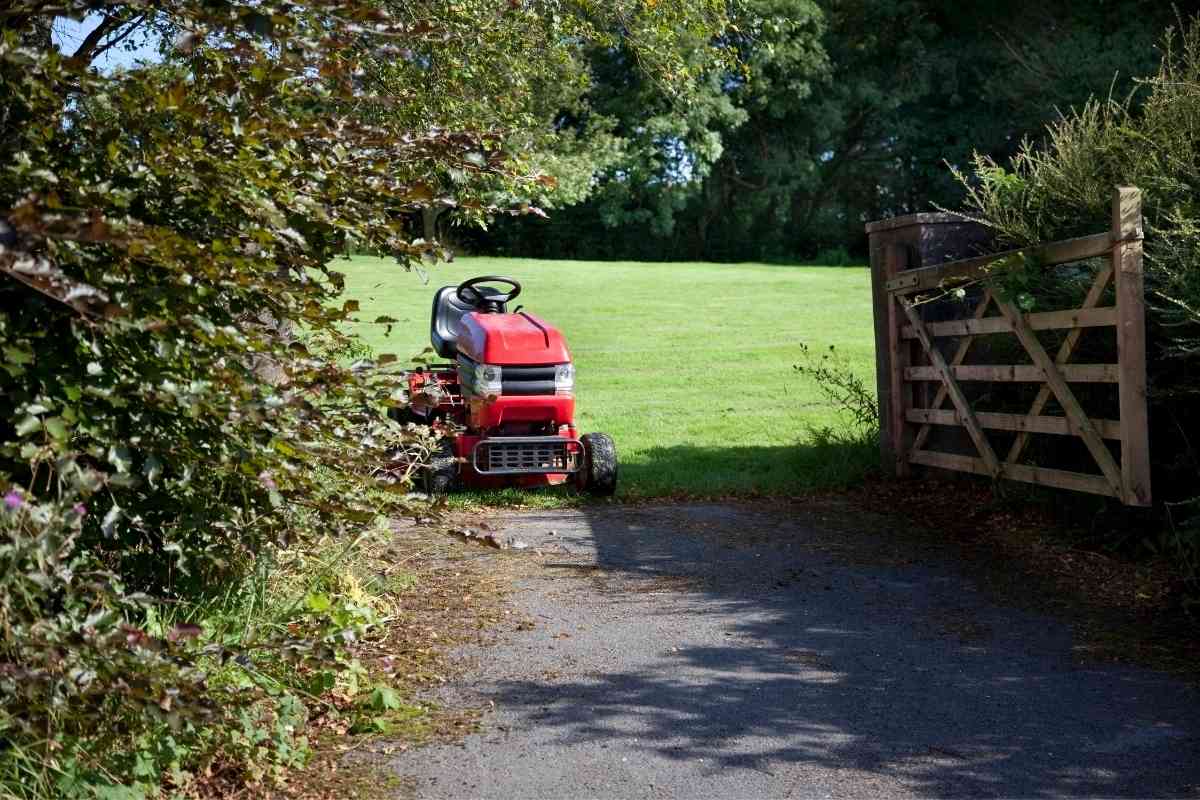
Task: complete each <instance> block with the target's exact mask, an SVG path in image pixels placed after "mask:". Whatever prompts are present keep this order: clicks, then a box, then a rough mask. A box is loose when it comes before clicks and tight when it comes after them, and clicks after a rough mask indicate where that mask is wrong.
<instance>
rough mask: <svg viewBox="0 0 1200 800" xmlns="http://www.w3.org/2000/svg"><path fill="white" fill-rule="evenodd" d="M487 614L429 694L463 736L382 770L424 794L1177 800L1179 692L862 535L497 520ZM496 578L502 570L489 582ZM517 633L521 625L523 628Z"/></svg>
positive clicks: (760, 514) (759, 527) (534, 517)
mask: <svg viewBox="0 0 1200 800" xmlns="http://www.w3.org/2000/svg"><path fill="white" fill-rule="evenodd" d="M497 527H498V528H499V529H500V531H499V532H500V533H501V534H502V535H503V536H505V537H509V538H512V539H515V540H517V541H518V542H519V543H523V544H528V545H529V547H528V548H526V549H522V550H520V551H509V552H505V553H502V554H498V555H497V558H504V559H522V562H521V566H522V568H521V569H520V570H519V574H520V575H521V577H520V579H519V582H518V590H517V591H516V592H514V593H513V595H512V596H510V597H509V598H507V600H506V602H508V603H510V604H512V605H513V606H515V611H516V613H518V614H520V615H523V616H524V617H527V618H528V619H530V620H532V621H533V622H534V623H535V624H534V625H533V626H531V629H529V630H522V631H517V632H513V633H512V634H511V635H508V636H506V637H504V638H503V640H502V641H501V642H500V644H498V645H496V646H493V647H489V648H487V649H480V650H465V651H463V652H462V653H460V657H461V658H463V659H466V660H467V661H468V662H469V663H470V664H471V665H472V666H471V668H470V669H469V670H468V671H467V674H466V677H464V678H463V679H461V680H459V681H457V682H456V683H455V684H454V685H453V686H451V687H448V688H447V689H446V690H445V691H444V692H443V693H442V697H441V700H442V701H443V702H446V703H457V704H468V705H475V706H480V707H484V708H488V709H489V711H488V712H487V713H486V714H485V716H484V719H483V723H482V730H481V732H480V733H477V734H473V735H471V736H469V737H468V738H467V739H466V740H465V741H463V742H461V743H458V744H450V745H436V746H431V747H427V748H423V749H419V750H415V751H410V752H407V753H404V754H402V755H401V756H399V757H396V758H394V759H393V760H392V761H391V762H390V766H391V768H392V769H394V770H395V771H396V773H397V774H399V775H401V776H404V777H405V778H406V781H405V782H406V784H407V785H409V786H412V787H414V791H415V793H416V795H417V796H418V797H425V798H498V799H499V798H503V799H504V800H517V799H518V798H588V797H595V798H775V797H780V798H782V797H855V798H857V797H908V796H922V797H992V796H1004V797H1039V798H1040V797H1080V796H1087V797H1094V796H1105V797H1195V796H1200V715H1198V714H1197V710H1198V706H1197V694H1196V691H1195V689H1194V687H1193V686H1191V685H1190V684H1187V683H1184V682H1182V681H1180V680H1177V679H1174V678H1171V677H1169V676H1166V675H1163V674H1159V673H1155V672H1152V671H1148V670H1145V669H1141V668H1135V667H1129V666H1120V665H1113V664H1095V663H1088V662H1087V661H1086V660H1081V659H1080V657H1079V653H1078V650H1077V648H1076V644H1075V641H1074V638H1073V636H1072V632H1071V629H1070V626H1069V625H1068V624H1067V623H1065V622H1062V621H1059V620H1056V619H1054V618H1050V617H1047V616H1044V615H1041V614H1039V613H1037V612H1035V611H1031V610H1029V609H1028V608H1018V607H1013V605H1012V604H1001V603H998V602H997V601H996V600H995V599H994V598H993V597H991V596H990V595H988V593H987V592H985V591H983V590H982V589H981V588H980V587H979V586H978V585H977V584H976V583H975V582H974V581H973V580H972V579H971V577H970V576H968V575H966V574H964V573H962V572H961V571H959V570H957V569H956V568H955V565H954V564H953V563H952V562H939V560H938V559H937V558H936V557H935V556H933V555H930V554H928V553H923V552H921V551H920V550H919V549H915V550H914V548H913V547H912V546H911V544H910V543H908V542H906V541H905V540H903V537H898V536H896V532H895V531H892V530H891V529H890V527H889V523H888V522H887V521H886V520H884V519H881V518H875V517H869V516H864V515H862V514H859V513H856V512H853V511H851V510H847V509H839V508H837V507H821V508H814V509H812V510H810V511H800V512H797V511H795V510H794V509H793V510H789V511H787V512H786V513H784V512H783V511H781V510H778V509H772V508H770V507H769V506H767V505H731V506H726V505H670V506H651V507H634V508H629V507H603V508H596V509H583V510H565V511H544V512H527V513H510V514H507V515H506V516H504V517H503V518H502V519H501V520H500V522H499V524H498V525H497ZM509 563H510V564H511V562H509ZM526 627H529V626H526Z"/></svg>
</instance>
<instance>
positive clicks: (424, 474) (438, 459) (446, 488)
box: [421, 439, 458, 496]
mask: <svg viewBox="0 0 1200 800" xmlns="http://www.w3.org/2000/svg"><path fill="white" fill-rule="evenodd" d="M457 487H458V457H457V456H456V455H455V454H454V445H453V444H451V442H450V440H449V439H442V442H441V444H440V445H439V446H438V449H437V450H436V451H435V452H434V453H433V458H431V459H430V460H429V464H428V465H426V466H425V467H424V468H423V469H422V470H421V488H422V489H424V490H425V494H428V495H430V496H432V495H439V494H449V493H450V492H452V491H454V489H455V488H457Z"/></svg>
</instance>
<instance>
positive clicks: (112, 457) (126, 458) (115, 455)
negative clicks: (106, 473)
mask: <svg viewBox="0 0 1200 800" xmlns="http://www.w3.org/2000/svg"><path fill="white" fill-rule="evenodd" d="M108 463H110V464H112V465H113V466H114V467H116V468H117V472H120V473H126V472H129V468H130V467H132V466H133V453H131V452H130V451H129V448H128V447H118V446H117V445H113V446H112V447H110V448H108Z"/></svg>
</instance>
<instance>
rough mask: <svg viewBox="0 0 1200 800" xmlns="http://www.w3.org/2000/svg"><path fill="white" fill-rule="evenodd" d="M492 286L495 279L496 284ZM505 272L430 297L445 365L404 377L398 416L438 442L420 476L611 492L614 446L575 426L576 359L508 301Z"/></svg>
mask: <svg viewBox="0 0 1200 800" xmlns="http://www.w3.org/2000/svg"><path fill="white" fill-rule="evenodd" d="M488 284H501V285H502V288H496V287H495V286H491V285H488ZM520 293H521V284H519V283H517V282H516V281H514V280H512V279H511V278H502V277H497V276H494V275H485V276H482V277H478V278H471V279H470V280H466V281H463V282H462V283H460V284H459V285H458V286H443V287H442V288H441V289H439V290H438V291H437V294H435V295H434V297H433V315H432V320H431V321H430V339H431V340H432V344H433V349H434V351H435V352H436V353H437V355H438V356H440V357H442V358H444V359H450V360H453V362H454V363H451V364H437V365H433V366H430V367H420V368H417V369H416V370H414V371H412V372H409V373H407V374H406V376H405V377H406V378H407V382H408V387H407V397H406V398H404V404H403V405H402V406H401V407H399V408H394V409H391V410H390V411H389V413H390V414H391V415H392V417H393V418H394V419H396V420H398V421H400V422H415V423H418V424H422V425H429V426H430V427H431V428H433V429H434V430H435V431H438V432H440V433H441V434H442V438H441V440H440V449H439V451H438V452H437V453H435V454H434V457H433V458H432V459H431V463H430V464H429V465H428V466H426V467H425V468H424V469H423V471H422V473H421V479H422V481H421V482H422V484H423V485H422V486H421V488H423V489H425V491H427V492H428V493H430V494H443V493H446V492H448V491H451V490H452V489H455V488H458V487H463V488H470V489H495V488H503V487H507V486H523V487H534V486H550V485H555V484H563V483H568V482H571V483H574V484H575V486H576V487H577V488H579V489H580V490H582V491H585V492H589V493H591V494H595V495H612V494H613V493H614V492H615V491H616V488H617V451H616V447H615V446H614V445H613V440H612V439H611V438H610V437H609V436H607V435H605V434H603V433H586V434H584V435H583V436H579V435H578V432H577V431H576V430H575V366H574V364H572V363H571V353H570V352H569V351H568V350H567V343H566V341H565V340H564V339H563V336H562V334H561V333H559V331H558V329H557V328H555V327H554V326H553V325H550V324H549V323H547V322H546V321H545V320H542V319H539V318H538V317H535V316H534V315H533V314H529V313H527V312H525V311H522V310H521V307H520V306H518V307H517V308H516V309H515V310H514V311H513V312H512V313H509V311H508V304H509V303H511V302H512V301H513V300H515V299H516V297H517V295H519V294H520Z"/></svg>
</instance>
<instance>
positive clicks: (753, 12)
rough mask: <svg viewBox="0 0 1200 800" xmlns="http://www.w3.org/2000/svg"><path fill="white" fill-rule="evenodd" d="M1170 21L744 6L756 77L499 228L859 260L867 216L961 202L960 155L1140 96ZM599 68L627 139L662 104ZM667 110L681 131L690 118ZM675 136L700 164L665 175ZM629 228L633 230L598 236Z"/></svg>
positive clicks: (717, 251)
mask: <svg viewBox="0 0 1200 800" xmlns="http://www.w3.org/2000/svg"><path fill="white" fill-rule="evenodd" d="M1173 15H1174V11H1173V10H1172V8H1171V7H1170V6H1169V5H1167V4H1162V3H1150V2H1147V1H1146V0H1106V2H1101V3H1095V2H1084V1H1083V0H1072V1H1071V2H1066V3H1036V2H1033V1H1032V0H1022V2H1019V3H1017V4H1016V5H1014V4H1013V3H1008V2H998V1H997V0H968V2H965V3H963V2H957V3H950V2H945V0H938V1H937V2H918V1H917V0H870V1H869V2H868V1H867V0H747V2H745V3H743V4H741V5H740V6H739V8H738V16H737V25H738V28H739V31H738V32H736V33H734V32H731V33H730V34H729V35H728V36H727V38H726V39H725V42H726V43H727V44H728V46H730V47H736V48H737V51H738V53H739V54H740V59H741V62H742V63H743V64H745V65H746V74H745V76H744V77H743V75H741V74H736V73H734V74H726V75H724V76H723V77H722V78H721V79H719V80H717V81H716V82H715V83H711V84H708V89H709V94H707V95H706V96H704V97H703V100H702V101H701V103H700V104H698V106H697V107H698V108H714V109H716V108H719V109H721V111H720V112H719V113H709V114H706V115H697V116H694V117H692V118H691V119H694V120H695V127H694V128H692V129H691V130H692V131H693V132H692V133H689V134H687V135H684V136H678V135H677V136H676V137H674V138H668V139H665V140H663V141H661V142H659V143H658V144H657V146H655V145H654V144H653V143H651V146H650V147H648V148H645V149H643V150H642V151H641V153H642V158H641V159H635V160H634V161H633V162H632V164H631V165H630V166H627V165H626V163H624V162H621V161H618V162H617V163H616V164H614V165H612V166H611V167H610V168H609V169H608V170H602V171H600V172H599V189H598V191H597V193H596V195H594V196H593V198H592V199H591V200H589V201H587V202H585V203H584V204H582V205H580V206H578V207H577V208H573V209H570V210H569V211H568V212H567V213H563V212H559V213H558V214H557V215H556V218H555V219H554V220H552V221H551V222H550V223H548V224H547V223H543V222H540V221H533V220H517V221H513V222H509V223H505V224H502V225H501V226H500V228H499V230H498V231H497V235H496V237H495V239H494V241H495V243H496V246H497V247H501V248H508V249H509V250H510V251H512V252H518V253H521V252H536V253H537V254H539V255H554V254H559V253H561V254H572V253H575V254H577V253H578V250H579V249H580V248H582V249H584V250H590V251H591V252H599V253H607V254H609V255H611V256H612V257H650V258H710V259H717V260H740V259H747V258H765V259H780V260H794V259H797V258H809V257H812V256H814V255H816V254H817V253H818V252H820V251H822V250H828V249H830V248H849V249H854V250H859V251H860V252H861V248H862V247H863V246H864V245H865V238H864V235H863V224H864V223H865V222H866V221H869V220H871V219H878V218H882V217H886V216H890V215H896V214H904V213H911V212H916V211H928V210H931V209H932V208H934V207H936V206H953V205H954V204H955V203H956V202H958V201H959V200H960V199H961V197H962V195H961V188H960V187H959V186H958V184H957V182H956V181H955V180H954V179H953V177H952V175H951V173H950V170H948V169H947V162H949V164H951V165H959V166H962V165H965V164H967V163H969V161H970V158H971V154H972V152H973V151H974V150H975V149H978V150H980V151H981V152H984V153H989V154H991V155H993V156H995V157H997V158H1000V157H1004V156H1007V155H1011V154H1013V153H1014V152H1015V151H1016V148H1017V147H1018V146H1019V144H1020V142H1021V140H1022V139H1023V138H1024V137H1026V136H1033V137H1037V136H1039V135H1040V131H1041V129H1042V126H1043V125H1044V124H1046V123H1047V122H1049V121H1051V120H1053V119H1054V118H1055V117H1056V116H1057V115H1058V114H1059V113H1060V112H1061V111H1066V110H1068V109H1070V108H1071V107H1074V106H1078V105H1080V104H1082V103H1083V102H1085V101H1086V99H1087V98H1088V97H1089V96H1091V95H1092V94H1093V93H1099V94H1107V93H1108V92H1109V91H1110V90H1111V91H1113V92H1115V93H1116V94H1117V95H1122V94H1124V93H1125V92H1128V91H1130V90H1131V89H1132V88H1133V86H1134V84H1133V78H1134V77H1136V76H1137V75H1140V74H1145V73H1146V72H1148V71H1150V70H1151V69H1152V68H1153V60H1154V57H1155V55H1154V51H1153V48H1152V46H1151V45H1152V42H1153V41H1154V39H1155V37H1157V36H1158V34H1159V32H1160V31H1161V30H1162V29H1163V28H1164V27H1165V26H1166V25H1168V24H1169V23H1170V22H1171V20H1172V19H1173V18H1174V16H1173ZM595 74H596V77H597V86H596V87H595V88H594V89H593V90H592V91H591V92H590V93H589V95H588V96H589V98H590V99H591V102H592V103H593V105H594V107H596V108H616V109H621V108H625V109H626V110H625V111H624V112H621V113H616V114H614V115H613V116H615V117H616V118H617V119H619V120H628V121H627V122H624V121H623V122H622V123H621V125H620V126H619V128H618V130H619V131H634V132H636V131H644V130H652V128H651V127H650V126H649V125H646V124H644V122H645V121H646V120H648V119H653V117H651V116H650V114H647V113H646V111H645V110H647V109H655V108H657V107H658V106H656V105H655V103H654V102H653V100H648V99H647V98H646V97H645V96H644V91H643V89H642V88H641V87H639V86H638V85H637V83H636V82H631V81H630V80H629V79H628V78H627V77H626V76H625V70H624V69H623V68H622V65H620V64H617V65H616V68H615V69H612V70H598V71H597V72H596V73H595ZM672 113H673V115H674V118H675V119H677V120H679V122H677V123H676V125H677V129H678V130H682V129H683V126H685V125H686V124H687V123H686V122H684V121H685V120H688V119H689V117H688V116H687V114H686V113H685V112H683V111H680V110H676V111H674V112H672ZM622 114H623V115H622ZM635 135H636V134H635ZM676 141H678V142H680V143H682V144H683V146H682V147H680V148H679V149H678V150H677V151H676V152H680V153H683V154H684V155H683V159H684V161H686V162H689V163H690V162H694V163H696V164H697V165H699V167H700V168H699V169H697V170H695V171H693V172H692V173H690V174H689V175H688V177H689V180H686V181H674V182H671V181H664V180H656V179H655V175H656V172H655V169H654V163H655V161H658V162H661V163H664V164H665V163H668V162H669V160H670V159H669V158H668V155H667V154H668V153H670V152H672V151H671V147H672V146H673V144H674V143H675V142H676ZM700 142H703V145H697V144H694V143H700ZM645 164H649V165H650V167H651V168H650V169H646V168H645V167H644V166H639V165H645ZM625 174H630V175H637V176H638V179H636V180H628V181H622V180H621V177H622V176H623V175H625ZM614 176H615V178H616V179H615V180H614V179H613V177H614ZM618 226H619V227H623V228H625V229H626V230H627V231H636V232H637V235H627V236H622V237H612V236H610V235H608V234H607V233H606V232H605V230H604V229H605V228H609V229H611V228H613V227H618ZM484 244H485V246H486V242H485V243H484ZM613 248H617V249H615V250H614V249H613ZM622 248H623V249H622Z"/></svg>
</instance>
